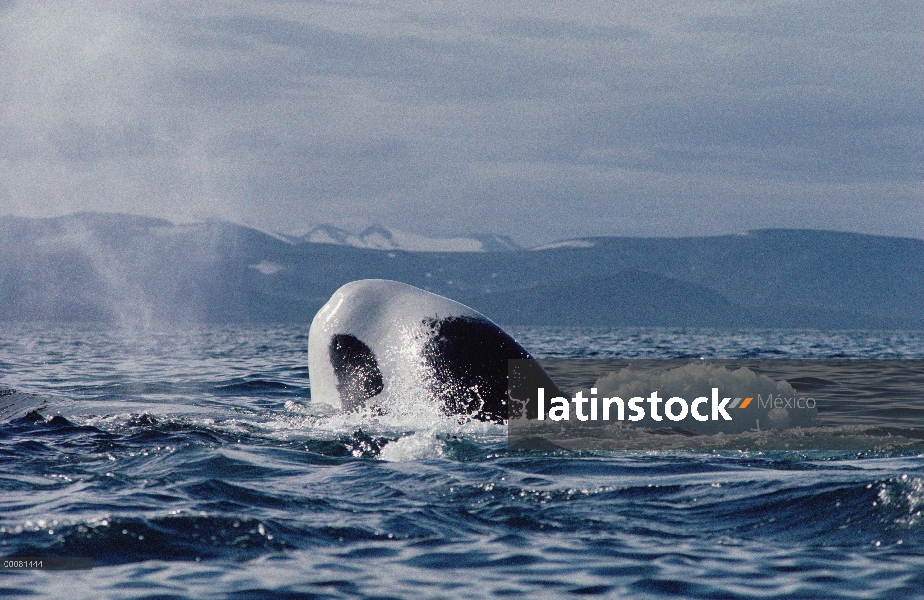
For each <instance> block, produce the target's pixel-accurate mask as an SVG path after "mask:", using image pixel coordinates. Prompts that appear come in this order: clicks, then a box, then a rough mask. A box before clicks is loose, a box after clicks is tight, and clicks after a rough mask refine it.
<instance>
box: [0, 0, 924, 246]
mask: <svg viewBox="0 0 924 600" xmlns="http://www.w3.org/2000/svg"><path fill="white" fill-rule="evenodd" d="M922 7H924V3H921V2H920V1H918V0H914V1H910V2H887V1H882V0H876V1H872V2H836V1H834V0H820V1H807V2H775V1H769V0H768V1H762V2H732V1H717V2H690V1H685V2H676V3H673V2H668V1H659V2H645V1H635V2H612V1H603V0H598V1H587V2H527V1H523V2H518V1H509V2H506V1H505V2H496V1H492V2H471V1H469V0H453V1H450V2H426V3H424V2H399V1H396V0H388V1H382V2H373V1H349V0H345V1H337V2H320V1H319V2H176V3H171V2H147V3H145V2H110V3H106V2H102V1H96V2H90V3H82V2H79V1H75V0H68V1H66V2H60V3H57V2H39V1H32V0H30V1H26V2H15V1H14V2H10V1H8V0H7V1H3V0H0V214H19V215H26V216H48V215H58V214H64V213H69V212H74V211H79V210H99V211H120V212H130V213H135V214H145V215H152V216H160V217H165V218H168V219H171V220H174V221H190V220H197V219H202V218H220V219H228V220H232V221H236V222H238V223H243V224H248V225H252V226H256V227H260V228H262V229H267V230H278V231H284V232H288V233H303V232H304V231H306V230H307V229H309V228H311V227H312V226H313V225H316V224H319V223H331V224H334V225H338V226H341V227H345V228H347V229H351V230H354V231H355V230H359V229H361V228H363V227H365V226H368V225H371V224H383V225H387V226H392V227H396V228H398V229H402V230H406V231H411V232H416V233H423V234H430V235H433V234H439V235H447V234H458V233H506V234H509V235H512V236H513V237H514V239H516V240H517V241H520V242H521V243H528V244H531V243H540V242H543V241H551V240H553V239H561V238H565V237H571V236H578V235H638V236H649V235H656V236H665V235H670V236H673V235H701V234H712V233H728V232H739V231H744V230H747V229H752V228H761V227H812V228H824V229H839V230H849V231H861V232H868V233H879V234H887V235H903V236H911V237H917V238H924V185H922V179H924V42H922V39H924V36H922V35H921V31H924V8H922Z"/></svg>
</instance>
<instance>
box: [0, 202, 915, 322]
mask: <svg viewBox="0 0 924 600" xmlns="http://www.w3.org/2000/svg"><path fill="white" fill-rule="evenodd" d="M325 236H328V237H325ZM476 243H478V244H481V245H480V246H478V245H476ZM411 248H413V250H411ZM370 277H377V278H385V279H395V280H398V281H404V282H406V283H410V284H412V285H415V286H418V287H421V288H424V289H428V290H431V291H433V292H436V293H438V294H442V295H444V296H448V297H450V298H453V299H456V300H459V301H461V302H464V303H466V304H468V305H470V306H472V307H473V308H475V309H477V310H480V311H481V312H483V313H484V314H486V315H488V316H489V317H490V318H492V319H494V320H495V321H497V322H499V323H501V324H535V325H540V324H541V325H593V326H597V325H599V326H606V325H663V326H681V327H700V326H731V327H819V328H843V329H861V328H886V329H889V328H914V329H920V328H924V241H921V240H914V239H904V238H892V237H881V236H871V235H861V234H853V233H838V232H831V231H812V230H779V229H778V230H760V231H752V232H749V233H747V234H744V235H726V236H711V237H692V238H625V237H597V238H583V239H576V240H567V241H565V242H559V243H555V244H549V245H547V246H544V247H542V248H533V249H528V250H527V249H520V248H517V247H516V246H515V245H514V244H513V243H512V242H510V241H509V240H507V239H506V238H503V237H497V236H475V237H467V238H450V239H448V240H439V239H434V238H424V237H422V236H412V235H407V234H400V233H399V232H396V231H393V230H388V229H384V228H372V229H368V230H366V231H364V232H363V233H361V234H358V235H353V234H349V233H347V232H344V231H342V230H338V229H335V228H331V227H322V228H317V229H315V230H313V231H312V232H309V233H308V234H307V235H306V236H303V237H300V238H292V237H287V236H281V235H278V234H268V233H264V232H260V231H257V230H255V229H251V228H248V227H243V226H240V225H235V224H232V223H227V222H223V221H207V222H203V223H197V224H192V225H174V224H172V223H170V222H169V221H164V220H161V219H152V218H145V217H135V216H129V215H120V214H98V213H81V214H75V215H69V216H66V217H58V218H52V219H25V218H18V217H0V321H4V322H15V321H53V322H58V321H63V322H70V321H90V322H108V323H116V324H121V325H128V326H138V325H148V324H152V325H158V324H176V323H197V322H203V323H223V322H243V323H271V322H301V323H309V322H310V320H311V319H312V317H313V316H314V314H315V312H316V311H317V310H318V309H319V308H320V307H321V306H322V305H323V304H324V302H326V301H327V299H328V298H329V297H330V295H331V294H332V293H333V291H334V290H336V289H337V288H338V287H339V286H340V285H342V284H344V283H346V282H348V281H352V280H354V279H362V278H370Z"/></svg>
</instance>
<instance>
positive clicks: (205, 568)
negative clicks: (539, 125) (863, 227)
mask: <svg viewBox="0 0 924 600" xmlns="http://www.w3.org/2000/svg"><path fill="white" fill-rule="evenodd" d="M511 333H513V335H514V336H515V337H516V338H517V339H518V340H519V341H520V342H521V343H522V344H523V345H524V346H525V347H526V348H527V349H529V350H530V351H531V352H532V353H533V354H534V355H536V356H537V357H549V358H699V357H707V358H710V357H711V358H885V359H889V358H924V332H875V331H874V332H821V331H795V330H763V331H761V330H756V331H752V330H747V331H745V330H741V331H736V330H681V329H655V328H634V329H633V328H621V329H577V328H512V329H511ZM307 338H308V330H307V326H305V327H198V328H187V329H183V330H164V331H148V330H124V329H98V328H93V327H89V326H50V325H49V326H38V325H31V326H12V325H4V326H0V386H2V387H4V388H15V389H17V390H19V391H22V392H27V393H33V394H37V395H39V396H43V397H47V398H49V399H50V400H49V401H50V402H51V404H52V405H54V406H55V407H57V408H58V410H59V411H60V414H61V415H62V416H60V417H57V418H36V416H35V415H26V416H20V417H18V418H15V419H13V420H12V421H8V422H5V423H2V424H0V465H2V466H0V554H2V555H3V556H14V555H15V556H89V557H92V559H93V561H94V567H93V569H92V570H90V571H58V572H49V571H2V572H0V595H7V596H13V597H20V596H35V597H43V596H46V597H58V598H62V597H69V598H73V597H87V598H91V597H92V598H96V597H125V598H170V597H181V598H182V597H194V598H225V597H229V598H262V597H268V596H272V597H283V598H285V597H292V598H295V597H317V598H496V597H528V598H537V597H539V598H546V597H577V596H598V597H613V598H622V597H638V598H662V597H685V598H755V597H761V598H775V597H787V598H902V597H921V596H924V514H922V511H924V460H922V457H921V455H920V454H918V453H915V452H908V451H903V452H897V451H891V452H875V451H867V452H856V451H851V452H831V451H810V452H793V451H790V452H756V451H752V452H731V451H726V452H720V451H703V452H664V451H660V452H627V451H622V452H562V451H559V452H511V451H508V450H507V440H506V431H505V428H504V427H503V426H500V425H496V424H486V423H462V424H460V423H459V422H458V421H457V420H454V419H450V418H444V417H438V416H434V415H432V412H429V411H426V410H422V411H421V412H419V413H415V414H405V415H389V416H375V415H361V414H342V413H338V412H336V411H333V410H330V409H326V408H325V407H324V405H323V404H320V403H318V402H312V401H311V399H310V396H311V390H310V382H309V380H308V372H307V367H306V353H307ZM50 415H51V413H50V412H47V413H46V416H50Z"/></svg>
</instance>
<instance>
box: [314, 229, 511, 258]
mask: <svg viewBox="0 0 924 600" xmlns="http://www.w3.org/2000/svg"><path fill="white" fill-rule="evenodd" d="M298 240H299V241H301V242H305V243H311V244H337V245H340V246H352V247H354V248H369V249H372V250H406V251H408V252H505V251H509V250H518V249H519V246H517V244H516V243H514V242H513V240H511V239H510V238H509V237H507V236H505V235H471V236H466V237H449V238H434V237H427V236H424V235H419V234H415V233H406V232H404V231H398V230H397V229H391V228H389V227H382V226H373V227H369V228H367V229H365V230H363V231H362V232H360V233H358V234H354V233H350V232H349V231H346V230H344V229H340V228H339V227H334V226H333V225H318V226H317V227H315V228H314V229H312V230H311V231H309V232H308V233H306V234H305V235H304V236H302V237H301V238H298Z"/></svg>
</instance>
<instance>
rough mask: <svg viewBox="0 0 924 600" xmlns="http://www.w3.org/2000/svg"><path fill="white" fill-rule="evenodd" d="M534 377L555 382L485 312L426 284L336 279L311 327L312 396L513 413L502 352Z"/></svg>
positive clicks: (346, 406)
mask: <svg viewBox="0 0 924 600" xmlns="http://www.w3.org/2000/svg"><path fill="white" fill-rule="evenodd" d="M510 359H515V360H518V361H525V362H521V363H515V364H526V365H527V366H528V368H529V369H530V371H531V372H532V373H533V377H532V379H531V381H535V380H537V378H538V380H539V381H542V382H546V383H545V385H547V386H548V389H550V390H556V391H557V387H556V386H555V385H554V383H553V382H552V381H551V379H550V378H549V377H548V375H547V374H546V373H545V372H544V371H543V370H542V367H541V366H540V365H539V364H538V363H537V362H536V360H535V359H534V358H533V356H532V355H531V354H530V353H529V352H527V351H526V349H524V348H523V347H522V346H521V345H520V344H519V343H517V341H516V340H514V338H513V337H512V336H511V335H510V334H508V333H507V332H506V331H504V330H503V329H501V327H500V326H498V325H497V324H495V323H494V322H493V321H491V320H490V319H489V318H487V317H486V316H484V315H483V314H481V313H479V312H478V311H476V310H474V309H472V308H469V307H468V306H466V305H464V304H462V303H460V302H456V301H455V300H451V299H449V298H446V297H444V296H440V295H437V294H434V293H431V292H428V291H426V290H422V289H420V288H417V287H414V286H412V285H408V284H406V283H401V282H398V281H390V280H385V279H363V280H359V281H353V282H350V283H347V284H346V285H344V286H342V287H341V288H339V289H338V290H337V291H336V292H334V294H333V295H332V296H331V298H330V300H328V301H327V303H326V304H325V305H324V306H323V307H321V309H320V310H319V311H318V313H317V314H316V315H315V317H314V319H313V320H312V322H311V327H310V329H309V332H308V378H309V383H310V387H311V399H312V402H316V401H320V402H326V403H328V404H332V405H334V406H335V407H337V406H339V408H341V409H342V410H344V411H360V410H363V409H371V410H377V411H388V409H389V406H390V405H394V404H395V402H398V401H401V400H402V399H404V400H407V399H409V398H410V399H420V398H423V399H425V401H428V402H431V403H433V404H434V405H435V406H436V407H437V408H438V409H439V410H440V412H442V413H443V414H445V415H450V416H452V415H458V416H462V417H467V418H471V419H477V420H480V421H494V422H503V421H506V420H507V419H508V417H509V416H510V407H511V404H510V401H509V400H510V393H509V390H508V360H510Z"/></svg>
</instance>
